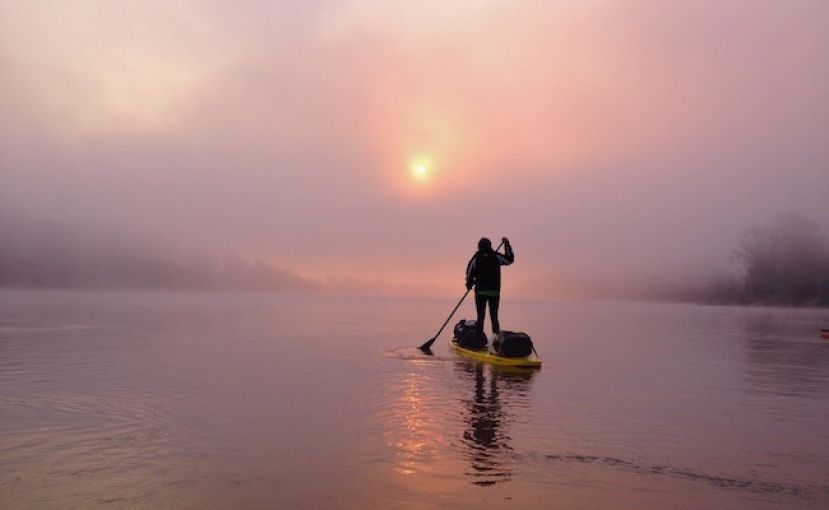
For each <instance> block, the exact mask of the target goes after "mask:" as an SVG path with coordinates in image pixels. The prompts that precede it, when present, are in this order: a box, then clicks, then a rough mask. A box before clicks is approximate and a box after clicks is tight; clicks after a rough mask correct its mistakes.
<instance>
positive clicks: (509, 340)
mask: <svg viewBox="0 0 829 510" xmlns="http://www.w3.org/2000/svg"><path fill="white" fill-rule="evenodd" d="M492 347H493V348H494V349H495V352H496V353H497V354H498V355H499V356H503V357H505V358H526V357H527V356H529V355H530V353H531V352H533V341H532V340H530V335H528V334H526V333H524V332H523V331H501V333H499V334H498V336H497V337H495V340H494V341H493V342H492Z"/></svg>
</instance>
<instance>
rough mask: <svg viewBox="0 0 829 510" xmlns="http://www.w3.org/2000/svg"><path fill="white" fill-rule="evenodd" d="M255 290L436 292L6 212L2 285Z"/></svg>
mask: <svg viewBox="0 0 829 510" xmlns="http://www.w3.org/2000/svg"><path fill="white" fill-rule="evenodd" d="M2 287H6V288H43V289H102V290H103V289H126V290H129V289H135V290H138V289H165V290H181V291H199V290H250V291H288V292H311V293H319V294H333V295H416V296H423V295H433V294H434V291H433V289H431V288H429V287H428V286H418V285H406V284H395V283H389V282H386V281H383V280H372V281H365V280H360V279H357V278H351V277H342V278H334V277H328V278H324V279H314V278H308V277H303V276H300V275H297V274H296V273H294V272H293V271H292V270H290V269H286V268H284V267H282V266H280V265H279V264H278V263H277V262H274V261H271V260H268V259H265V258H262V257H249V256H242V255H238V254H217V253H202V254H199V253H194V252H193V251H192V250H187V249H178V248H174V247H171V246H164V245H163V243H159V242H158V241H155V242H147V241H146V240H142V241H137V240H135V239H134V238H131V237H129V236H127V235H123V234H118V233H114V232H112V231H109V230H106V229H100V228H93V227H89V226H85V227H76V226H73V225H66V224H65V223H63V222H60V221H57V220H54V219H43V218H32V217H28V216H22V215H19V214H15V213H12V212H10V211H7V210H5V211H4V210H0V288H2Z"/></svg>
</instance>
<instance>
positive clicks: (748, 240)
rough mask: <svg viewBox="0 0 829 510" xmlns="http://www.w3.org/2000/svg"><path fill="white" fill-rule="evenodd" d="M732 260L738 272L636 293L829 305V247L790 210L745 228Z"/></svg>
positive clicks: (817, 230)
mask: <svg viewBox="0 0 829 510" xmlns="http://www.w3.org/2000/svg"><path fill="white" fill-rule="evenodd" d="M732 259H733V261H734V263H735V265H736V266H737V267H736V269H735V272H734V273H731V274H724V273H720V274H716V273H712V274H710V275H707V276H706V277H704V278H701V279H699V280H697V281H695V282H684V283H681V282H674V283H672V284H661V285H660V284H658V283H655V284H653V285H651V286H648V287H646V288H644V289H642V290H640V291H638V292H633V293H632V295H637V294H638V296H639V297H640V298H644V299H658V300H675V301H689V302H699V303H709V304H765V305H787V306H829V243H827V239H826V236H825V233H824V231H823V230H822V229H821V227H820V225H819V224H818V223H817V222H816V221H814V220H812V219H810V218H807V217H805V216H803V215H801V214H798V213H792V212H789V213H784V214H779V215H778V216H777V217H776V218H775V219H774V220H772V221H770V222H768V223H765V224H761V225H755V226H753V227H750V228H748V229H746V231H745V232H744V234H743V236H742V238H741V239H739V240H737V242H736V245H735V247H734V249H733V252H732Z"/></svg>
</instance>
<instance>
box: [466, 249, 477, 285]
mask: <svg viewBox="0 0 829 510" xmlns="http://www.w3.org/2000/svg"><path fill="white" fill-rule="evenodd" d="M475 255H477V253H476V254H475ZM475 255H473V256H472V258H471V259H469V264H467V265H466V290H472V286H473V285H475Z"/></svg>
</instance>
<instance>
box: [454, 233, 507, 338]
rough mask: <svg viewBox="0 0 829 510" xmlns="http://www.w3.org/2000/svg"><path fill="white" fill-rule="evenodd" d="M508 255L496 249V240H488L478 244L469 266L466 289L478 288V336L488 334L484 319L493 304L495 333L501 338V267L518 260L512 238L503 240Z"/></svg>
mask: <svg viewBox="0 0 829 510" xmlns="http://www.w3.org/2000/svg"><path fill="white" fill-rule="evenodd" d="M501 240H502V241H503V243H504V253H499V252H497V251H495V250H493V249H492V241H490V240H489V239H487V238H486V237H483V238H481V240H480V241H478V251H477V252H476V253H475V255H473V256H472V259H470V261H469V264H467V266H466V288H467V290H471V289H472V287H473V286H474V287H475V308H476V310H477V312H478V321H477V328H478V334H479V335H481V336H483V334H484V317H485V315H486V306H487V303H489V318H490V319H491V320H492V332H493V333H494V334H495V335H496V336H497V335H498V333H500V332H501V326H500V324H499V323H498V304H499V302H500V300H501V266H508V265H510V264H512V263H513V262H514V261H515V254H514V253H513V251H512V246H510V244H509V239H507V238H506V237H504V238H502V239H501Z"/></svg>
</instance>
